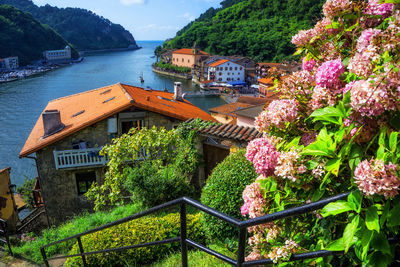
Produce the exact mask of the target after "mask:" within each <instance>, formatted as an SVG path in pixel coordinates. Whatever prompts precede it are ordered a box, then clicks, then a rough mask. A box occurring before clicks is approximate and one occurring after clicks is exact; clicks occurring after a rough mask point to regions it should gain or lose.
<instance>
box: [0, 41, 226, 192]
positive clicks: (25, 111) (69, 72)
mask: <svg viewBox="0 0 400 267" xmlns="http://www.w3.org/2000/svg"><path fill="white" fill-rule="evenodd" d="M139 43H140V45H141V46H142V47H143V48H142V49H140V50H136V51H125V52H114V53H102V54H95V55H90V56H87V57H86V58H85V60H84V61H83V63H81V64H76V65H71V66H69V67H65V68H61V69H58V70H55V71H51V72H48V73H45V74H42V75H40V76H36V77H32V78H29V79H25V80H20V81H16V82H12V83H8V84H0V108H1V109H0V169H2V168H5V167H7V166H11V168H12V169H11V179H12V182H13V183H15V184H17V185H19V184H21V183H22V182H23V180H24V177H29V178H32V177H34V176H35V175H36V170H35V162H34V161H33V160H31V159H19V158H18V155H19V151H20V150H21V148H22V146H23V145H24V143H25V140H26V138H27V137H28V135H29V133H30V131H31V130H32V128H33V126H34V124H35V122H36V121H37V119H38V117H39V116H40V114H41V112H42V111H43V109H44V108H45V107H46V105H47V102H48V101H50V100H52V99H55V98H59V97H63V96H67V95H71V94H75V93H79V92H83V91H86V90H90V89H95V88H99V87H102V86H106V85H110V84H114V83H117V82H122V83H127V84H131V85H136V86H142V87H147V86H149V87H151V88H153V89H156V90H163V89H164V88H168V90H169V91H171V92H172V91H173V83H174V82H175V81H176V80H177V79H176V78H171V77H167V76H161V75H157V74H155V73H153V72H152V71H151V64H152V63H153V61H154V58H152V56H153V51H154V48H155V47H156V46H157V45H160V44H161V42H156V41H154V42H139ZM141 73H143V76H144V80H145V83H144V84H143V85H141V84H140V81H139V76H140V74H141ZM181 82H182V85H183V88H184V90H194V89H195V87H194V86H193V85H192V83H191V81H181ZM188 100H189V101H191V102H192V103H193V104H195V105H197V106H199V107H200V108H202V109H203V110H206V111H208V109H209V108H212V107H215V106H218V105H221V104H223V103H224V101H223V100H221V99H220V98H218V97H201V98H188Z"/></svg>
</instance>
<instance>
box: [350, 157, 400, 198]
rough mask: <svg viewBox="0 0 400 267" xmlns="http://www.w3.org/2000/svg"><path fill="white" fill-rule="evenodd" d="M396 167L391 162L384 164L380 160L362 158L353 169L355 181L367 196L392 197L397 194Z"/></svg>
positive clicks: (397, 179) (397, 178)
mask: <svg viewBox="0 0 400 267" xmlns="http://www.w3.org/2000/svg"><path fill="white" fill-rule="evenodd" d="M398 169H399V168H398V166H397V165H394V164H392V163H389V164H387V165H385V164H384V162H383V161H382V160H376V159H375V160H374V159H371V160H369V161H368V160H364V161H362V162H361V163H360V164H358V166H357V168H356V169H355V171H354V179H355V183H356V184H357V185H358V188H359V189H360V190H361V191H362V192H363V193H364V194H365V195H367V196H372V195H375V194H376V195H381V196H384V197H385V198H393V197H395V196H397V195H398V194H399V188H400V179H399V177H398V176H397V172H398Z"/></svg>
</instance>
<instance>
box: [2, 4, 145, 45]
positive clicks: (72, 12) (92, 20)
mask: <svg viewBox="0 0 400 267" xmlns="http://www.w3.org/2000/svg"><path fill="white" fill-rule="evenodd" d="M0 4H9V5H12V6H14V7H16V8H19V9H21V10H22V11H24V12H29V13H31V14H32V15H33V17H34V18H36V19H37V20H39V21H40V22H41V23H43V24H47V25H49V26H50V27H51V28H53V29H54V30H56V31H57V32H58V33H59V34H60V35H61V36H62V37H63V38H64V39H65V40H67V41H68V42H69V43H71V44H72V45H73V46H74V47H75V48H77V49H78V50H98V49H112V48H127V47H129V46H131V47H132V48H137V47H138V46H137V44H136V41H135V39H134V38H133V36H132V34H131V33H130V32H129V31H127V30H125V29H124V28H123V27H122V26H121V25H119V24H114V23H112V22H111V21H109V20H108V19H105V18H103V17H100V16H98V15H96V14H94V13H93V12H91V11H89V10H85V9H81V8H57V7H52V6H50V5H45V6H41V7H38V6H37V5H35V4H34V3H33V2H32V1H31V0H0Z"/></svg>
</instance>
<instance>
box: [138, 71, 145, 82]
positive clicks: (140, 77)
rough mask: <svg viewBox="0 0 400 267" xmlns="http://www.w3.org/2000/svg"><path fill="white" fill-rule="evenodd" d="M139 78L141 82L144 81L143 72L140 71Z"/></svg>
mask: <svg viewBox="0 0 400 267" xmlns="http://www.w3.org/2000/svg"><path fill="white" fill-rule="evenodd" d="M139 79H140V83H144V78H143V72H141V73H140V76H139Z"/></svg>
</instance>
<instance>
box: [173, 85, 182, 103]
mask: <svg viewBox="0 0 400 267" xmlns="http://www.w3.org/2000/svg"><path fill="white" fill-rule="evenodd" d="M174 99H175V100H176V101H183V98H182V83H181V82H175V83H174Z"/></svg>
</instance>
